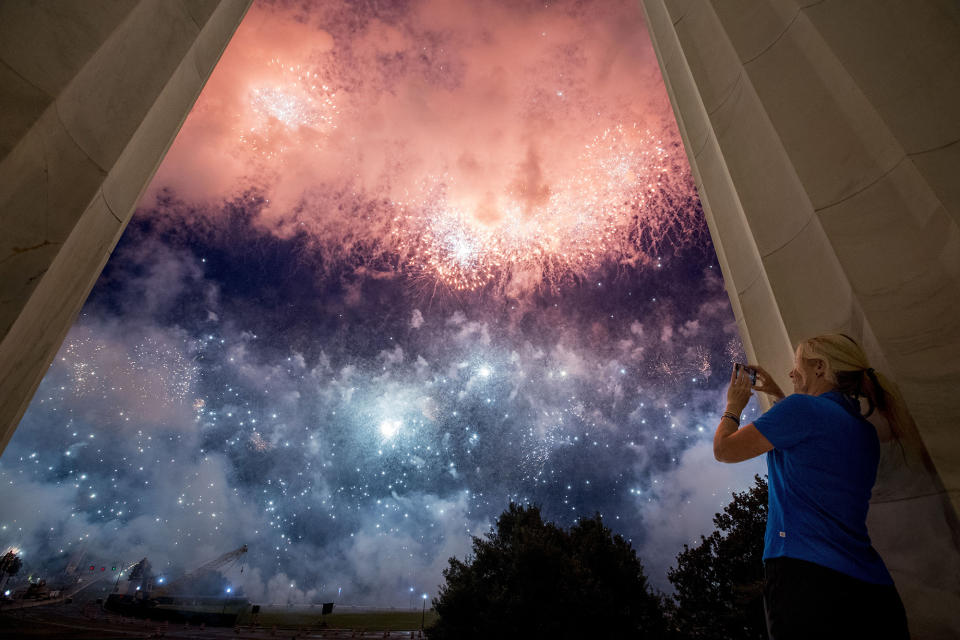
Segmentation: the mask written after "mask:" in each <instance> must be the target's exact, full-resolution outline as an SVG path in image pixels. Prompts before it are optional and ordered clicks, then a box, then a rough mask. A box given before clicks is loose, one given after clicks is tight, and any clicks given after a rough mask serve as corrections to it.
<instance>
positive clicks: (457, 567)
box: [427, 503, 666, 640]
mask: <svg viewBox="0 0 960 640" xmlns="http://www.w3.org/2000/svg"><path fill="white" fill-rule="evenodd" d="M449 562H450V566H449V567H448V568H447V569H445V570H444V572H443V576H444V578H445V579H446V584H445V585H443V586H442V587H441V588H440V593H439V596H438V597H437V598H435V599H434V601H433V604H434V606H435V607H436V611H437V613H438V614H439V620H438V622H437V623H436V624H435V625H434V626H432V627H431V628H429V629H428V630H427V634H428V637H430V638H432V639H434V640H446V639H456V640H471V639H473V638H484V639H486V638H491V637H496V638H529V639H535V638H557V639H560V638H591V639H600V638H662V637H663V635H664V633H665V628H666V624H665V621H664V618H663V614H662V610H661V605H662V597H661V596H660V595H658V594H655V593H653V592H652V591H651V590H650V588H649V586H648V584H647V578H646V576H645V575H644V572H643V566H642V565H641V563H640V560H639V559H638V558H637V555H636V553H635V552H634V550H633V549H632V547H631V546H630V543H628V542H627V541H625V540H624V539H623V538H622V537H621V536H619V535H613V533H612V532H611V531H610V529H608V528H606V527H605V526H603V522H602V521H601V518H600V516H599V514H598V515H596V516H594V517H593V518H589V519H582V520H580V521H578V522H577V523H576V524H575V525H573V526H572V527H571V528H570V529H569V531H565V530H563V529H561V528H560V527H558V526H556V525H555V524H553V523H550V522H544V521H543V519H542V517H541V515H540V509H539V507H535V506H534V507H523V506H518V505H516V504H512V503H511V504H510V506H509V507H508V508H507V510H506V511H504V512H503V514H501V516H500V518H499V519H498V520H497V523H496V527H495V528H494V530H493V531H491V532H490V533H487V534H486V535H485V536H484V537H483V538H476V537H475V538H473V553H472V555H471V556H468V557H467V558H466V559H465V560H464V561H460V560H457V559H456V558H450V561H449Z"/></svg>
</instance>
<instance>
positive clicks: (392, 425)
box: [380, 420, 400, 438]
mask: <svg viewBox="0 0 960 640" xmlns="http://www.w3.org/2000/svg"><path fill="white" fill-rule="evenodd" d="M399 430H400V421H399V420H384V421H383V422H381V423H380V434H381V435H382V436H383V437H384V438H392V437H393V436H395V435H397V432H398V431H399Z"/></svg>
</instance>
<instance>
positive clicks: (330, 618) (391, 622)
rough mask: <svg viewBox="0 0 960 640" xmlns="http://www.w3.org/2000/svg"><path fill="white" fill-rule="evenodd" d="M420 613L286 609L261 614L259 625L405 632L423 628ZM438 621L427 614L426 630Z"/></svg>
mask: <svg viewBox="0 0 960 640" xmlns="http://www.w3.org/2000/svg"><path fill="white" fill-rule="evenodd" d="M420 616H421V612H420V611H370V612H364V613H331V614H329V615H326V616H322V617H321V616H320V613H319V611H313V612H311V611H296V610H293V611H291V610H287V609H285V608H281V607H276V608H272V607H271V608H267V607H264V608H263V609H261V610H260V613H259V614H258V620H257V622H258V623H259V624H260V626H262V627H272V626H274V625H276V626H278V627H299V626H305V627H319V626H320V623H321V622H324V623H326V625H327V627H328V628H330V629H366V630H368V631H388V630H390V631H403V630H407V631H409V630H412V629H419V628H420ZM436 619H437V614H436V612H434V611H429V610H428V611H427V612H426V616H425V624H426V626H428V627H429V626H430V625H431V624H432V623H433V622H434V620H436ZM250 622H252V619H251V618H250V617H249V616H248V615H245V616H242V617H241V618H240V624H249V623H250Z"/></svg>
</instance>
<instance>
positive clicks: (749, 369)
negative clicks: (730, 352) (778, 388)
mask: <svg viewBox="0 0 960 640" xmlns="http://www.w3.org/2000/svg"><path fill="white" fill-rule="evenodd" d="M733 366H734V367H735V368H736V369H737V371H738V372H739V370H740V369H743V370H744V371H745V372H746V373H747V375H749V376H750V384H751V385H756V384H757V370H756V369H754V368H753V367H748V366H747V365H745V364H740V363H739V362H734V363H733Z"/></svg>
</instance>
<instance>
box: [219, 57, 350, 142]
mask: <svg viewBox="0 0 960 640" xmlns="http://www.w3.org/2000/svg"><path fill="white" fill-rule="evenodd" d="M267 68H268V71H269V73H268V76H269V80H265V81H261V82H259V83H256V84H255V85H254V86H252V87H251V89H250V91H249V94H248V100H247V113H245V114H241V115H240V116H239V120H240V121H241V123H242V124H241V125H239V126H238V128H239V141H240V144H241V145H242V146H243V147H244V148H245V149H247V150H248V151H250V152H253V154H254V156H255V157H258V158H260V159H262V160H274V159H277V158H279V157H280V156H281V155H282V154H283V153H284V152H285V151H286V150H287V149H289V148H291V147H295V146H303V145H305V144H306V145H311V146H314V147H319V145H320V139H321V138H322V137H323V136H325V135H328V134H329V133H331V132H332V131H333V130H334V129H336V128H337V123H338V120H339V117H338V116H339V111H338V105H337V99H336V98H337V94H336V93H335V92H334V91H333V89H332V88H331V87H330V86H329V85H327V84H325V83H324V81H323V80H322V79H321V76H320V73H319V71H318V70H315V69H312V68H310V67H308V66H306V65H302V64H286V63H284V62H282V61H281V60H279V59H273V60H271V61H270V62H269V63H268V64H267Z"/></svg>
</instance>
